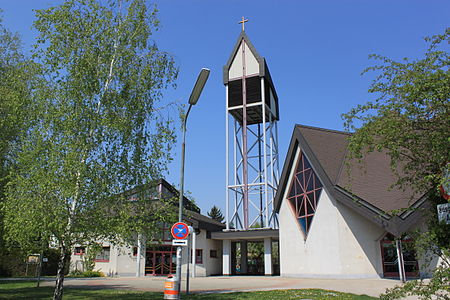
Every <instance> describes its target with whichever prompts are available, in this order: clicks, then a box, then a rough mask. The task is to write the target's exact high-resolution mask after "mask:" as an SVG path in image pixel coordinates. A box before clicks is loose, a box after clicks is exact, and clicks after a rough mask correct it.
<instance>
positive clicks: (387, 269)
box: [381, 234, 419, 277]
mask: <svg viewBox="0 0 450 300" xmlns="http://www.w3.org/2000/svg"><path fill="white" fill-rule="evenodd" d="M401 242H402V250H403V261H404V265H405V275H406V277H417V276H419V264H418V263H417V259H416V257H415V251H414V248H413V243H412V240H411V239H410V238H408V237H404V238H402V240H401ZM381 257H382V259H383V275H384V277H400V275H399V272H398V257H397V248H396V247H395V238H394V236H393V235H391V234H387V235H386V236H385V237H384V238H383V239H382V240H381Z"/></svg>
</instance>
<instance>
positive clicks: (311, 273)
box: [279, 151, 384, 278]
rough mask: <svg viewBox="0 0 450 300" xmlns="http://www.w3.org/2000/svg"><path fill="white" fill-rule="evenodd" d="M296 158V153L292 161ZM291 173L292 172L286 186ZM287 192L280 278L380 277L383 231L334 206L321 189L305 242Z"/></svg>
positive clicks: (282, 214)
mask: <svg viewBox="0 0 450 300" xmlns="http://www.w3.org/2000/svg"><path fill="white" fill-rule="evenodd" d="M298 154H299V151H297V155H296V159H295V161H297V159H298ZM293 173H294V170H291V174H290V178H289V182H290V181H291V179H292V176H293ZM287 186H288V187H289V186H290V185H289V184H288V185H287ZM288 192H289V191H288V190H286V191H285V195H284V200H283V203H282V204H281V208H280V213H279V222H280V271H281V275H282V276H294V277H322V278H373V277H379V276H380V275H381V274H382V265H381V251H380V246H379V245H380V244H379V241H380V239H381V237H382V236H383V233H384V230H383V229H381V228H378V227H377V226H376V225H374V224H373V223H371V222H369V221H368V220H366V219H365V218H363V217H361V216H359V215H358V214H357V213H355V212H354V211H352V210H351V209H349V208H347V207H345V206H343V205H341V204H340V203H337V202H336V201H335V200H334V199H332V198H331V197H330V195H329V193H327V191H326V190H325V189H322V193H321V195H320V199H319V203H318V206H317V210H316V214H315V216H314V219H313V222H312V225H311V228H310V230H309V233H308V236H307V237H306V238H305V235H304V234H303V231H302V230H301V228H300V226H299V224H298V221H297V220H296V218H295V216H294V212H293V208H292V207H291V205H290V203H289V202H288V201H287V200H286V196H287V194H288Z"/></svg>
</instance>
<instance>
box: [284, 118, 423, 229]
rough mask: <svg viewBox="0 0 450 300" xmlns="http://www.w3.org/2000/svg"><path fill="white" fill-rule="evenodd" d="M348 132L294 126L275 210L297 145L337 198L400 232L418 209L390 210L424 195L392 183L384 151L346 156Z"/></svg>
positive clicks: (291, 166) (402, 206) (293, 162)
mask: <svg viewBox="0 0 450 300" xmlns="http://www.w3.org/2000/svg"><path fill="white" fill-rule="evenodd" d="M350 135H351V134H350V133H346V132H342V131H336V130H329V129H323V128H317V127H311V126H305V125H296V126H295V128H294V132H293V135H292V139H291V143H290V146H289V150H288V154H287V157H286V161H285V164H284V167H283V172H282V175H281V178H280V184H279V187H278V191H277V194H276V196H275V208H276V210H277V211H278V210H279V208H280V205H281V201H282V199H283V197H284V192H285V190H286V189H287V188H288V187H289V186H288V183H287V180H288V178H289V174H290V170H291V169H292V168H293V167H295V163H296V162H295V161H294V156H295V153H296V151H297V148H300V149H301V151H303V152H304V153H305V155H306V156H307V157H308V158H309V160H310V163H311V165H312V166H313V168H314V170H315V172H316V173H317V175H318V176H319V178H320V179H321V181H323V182H322V183H323V185H324V187H325V188H326V189H327V190H328V191H329V192H330V193H331V195H332V196H333V197H334V198H335V199H336V200H338V201H341V202H342V203H344V204H345V205H347V206H350V207H352V208H353V209H355V210H356V211H358V212H360V213H361V214H362V215H363V216H364V217H367V218H369V219H371V220H372V221H374V222H375V223H377V224H379V225H382V226H384V227H386V228H387V230H390V231H391V232H392V233H394V234H400V233H401V232H403V231H405V230H406V229H407V227H409V226H411V224H412V221H411V220H406V218H408V217H410V216H411V215H414V216H415V217H418V216H419V215H418V213H416V212H414V213H411V212H402V211H400V212H397V213H396V216H394V217H392V216H390V215H389V213H391V212H392V211H393V210H401V209H405V208H409V207H411V205H422V204H423V203H424V202H423V199H424V198H423V197H420V196H421V195H418V194H414V192H413V190H412V189H411V188H406V189H405V190H401V189H399V188H398V187H395V186H393V185H394V183H395V182H396V180H397V178H396V176H395V174H394V173H393V171H392V170H391V167H390V157H389V155H388V154H387V153H386V152H371V153H368V154H366V155H365V156H364V157H363V159H362V160H361V162H359V161H357V160H356V159H349V155H348V153H347V147H348V137H349V136H350ZM419 200H420V201H419ZM382 219H383V220H382ZM410 219H411V218H410ZM405 220H406V221H405Z"/></svg>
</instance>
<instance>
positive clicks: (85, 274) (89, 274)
mask: <svg viewBox="0 0 450 300" xmlns="http://www.w3.org/2000/svg"><path fill="white" fill-rule="evenodd" d="M69 277H81V278H82V277H105V274H104V273H103V272H101V271H94V270H90V271H84V272H83V271H80V270H73V271H72V272H70V274H69Z"/></svg>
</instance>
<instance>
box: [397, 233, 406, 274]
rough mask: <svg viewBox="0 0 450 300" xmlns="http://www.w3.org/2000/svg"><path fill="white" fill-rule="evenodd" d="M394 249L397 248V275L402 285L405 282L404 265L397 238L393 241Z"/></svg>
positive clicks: (401, 250)
mask: <svg viewBox="0 0 450 300" xmlns="http://www.w3.org/2000/svg"><path fill="white" fill-rule="evenodd" d="M395 248H397V262H398V274H399V275H400V280H401V282H403V283H404V282H405V281H406V278H405V277H406V276H405V264H404V261H403V249H402V241H401V240H400V239H399V238H396V239H395Z"/></svg>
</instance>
